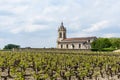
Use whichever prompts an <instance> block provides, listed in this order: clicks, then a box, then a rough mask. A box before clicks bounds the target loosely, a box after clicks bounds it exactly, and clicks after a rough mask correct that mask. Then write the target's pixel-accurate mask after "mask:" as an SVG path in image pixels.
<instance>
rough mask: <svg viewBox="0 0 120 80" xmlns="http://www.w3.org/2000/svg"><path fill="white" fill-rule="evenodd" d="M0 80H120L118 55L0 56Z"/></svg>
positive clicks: (3, 54) (107, 53)
mask: <svg viewBox="0 0 120 80" xmlns="http://www.w3.org/2000/svg"><path fill="white" fill-rule="evenodd" d="M0 76H1V77H0V79H1V80H120V53H112V52H71V51H65V52H62V51H61V52H57V51H55V52H52V51H51V52H44V51H40V52H38V51H37V52H35V51H23V52H11V51H6V52H5V51H1V52H0Z"/></svg>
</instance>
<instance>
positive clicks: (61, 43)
mask: <svg viewBox="0 0 120 80" xmlns="http://www.w3.org/2000/svg"><path fill="white" fill-rule="evenodd" d="M66 32H67V30H66V28H65V27H64V25H63V22H62V23H61V25H60V27H59V28H58V38H57V48H58V49H91V43H92V42H93V41H94V40H96V39H97V38H96V37H80V38H67V36H66Z"/></svg>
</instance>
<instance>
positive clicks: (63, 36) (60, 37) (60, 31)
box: [58, 22, 66, 42]
mask: <svg viewBox="0 0 120 80" xmlns="http://www.w3.org/2000/svg"><path fill="white" fill-rule="evenodd" d="M64 39H66V28H65V27H64V25H63V22H61V25H60V27H59V28H58V42H60V41H62V40H64Z"/></svg>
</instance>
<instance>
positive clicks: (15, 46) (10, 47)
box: [4, 44, 20, 49]
mask: <svg viewBox="0 0 120 80" xmlns="http://www.w3.org/2000/svg"><path fill="white" fill-rule="evenodd" d="M13 48H20V46H19V45H16V44H8V45H6V46H5V47H4V49H13Z"/></svg>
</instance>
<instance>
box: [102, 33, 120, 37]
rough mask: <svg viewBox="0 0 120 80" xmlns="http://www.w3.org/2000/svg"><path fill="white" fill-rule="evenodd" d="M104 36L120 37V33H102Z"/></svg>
mask: <svg viewBox="0 0 120 80" xmlns="http://www.w3.org/2000/svg"><path fill="white" fill-rule="evenodd" d="M102 36H103V37H107V38H111V37H120V33H107V34H104V35H102Z"/></svg>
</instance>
